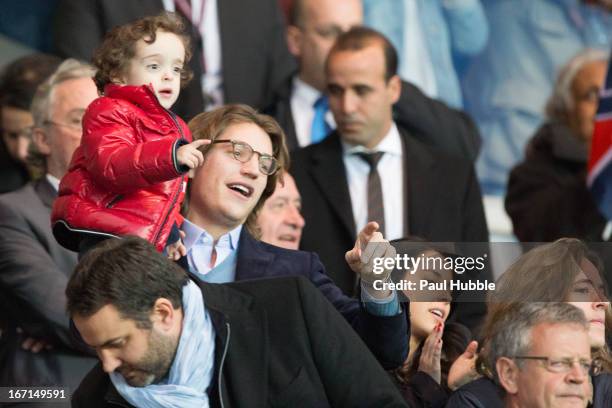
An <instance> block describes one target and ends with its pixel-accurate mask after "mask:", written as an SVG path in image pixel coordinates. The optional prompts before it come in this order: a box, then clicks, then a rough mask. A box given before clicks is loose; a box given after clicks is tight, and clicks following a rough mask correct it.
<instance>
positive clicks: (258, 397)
mask: <svg viewBox="0 0 612 408" xmlns="http://www.w3.org/2000/svg"><path fill="white" fill-rule="evenodd" d="M66 295H67V298H68V311H69V313H70V315H71V316H72V318H73V319H74V322H75V325H76V327H77V329H78V330H79V332H80V334H81V335H82V337H83V339H84V340H85V342H86V343H87V344H89V345H90V346H91V347H93V348H94V349H95V350H96V352H97V353H98V356H99V358H100V360H101V365H98V366H97V367H96V368H94V369H93V370H92V371H91V372H90V373H89V375H88V376H87V377H86V378H85V380H84V381H83V383H82V384H81V386H80V387H79V389H78V390H77V391H76V392H75V394H74V395H73V406H75V407H81V406H83V407H84V406H87V407H107V406H109V407H110V406H124V407H125V406H147V407H175V406H176V407H179V406H180V407H190V406H194V407H195V406H208V404H210V406H225V407H231V406H257V407H259V406H346V407H350V406H376V407H383V406H384V407H386V406H406V405H405V403H404V402H403V401H402V398H401V396H400V395H399V393H398V392H397V390H396V389H395V388H394V386H393V384H392V383H391V382H390V381H389V379H388V378H387V377H386V374H385V373H384V371H383V370H382V369H381V367H380V366H379V365H378V364H377V363H376V360H375V359H374V358H373V357H372V356H371V355H370V354H369V352H368V351H367V349H366V348H365V346H364V345H363V343H361V341H360V340H359V338H358V337H357V336H356V335H355V334H354V333H353V331H352V329H351V328H350V327H349V326H348V325H347V324H346V322H345V321H344V320H343V319H342V317H341V316H340V315H339V314H338V313H337V312H336V311H334V310H333V308H332V307H331V305H330V304H329V303H328V302H327V301H326V300H325V298H324V297H323V296H322V295H321V294H320V293H319V291H317V290H316V289H315V288H314V287H313V286H312V285H311V284H310V283H308V281H307V280H305V279H303V278H279V279H275V280H260V281H253V282H244V283H234V284H228V285H211V284H207V283H202V282H200V281H198V283H197V285H196V284H195V283H194V282H192V281H190V280H189V277H188V276H187V274H186V273H185V272H184V271H183V270H182V269H181V268H180V267H178V266H177V265H176V264H173V263H172V262H170V261H169V260H167V259H165V258H164V257H163V256H162V255H161V254H159V253H157V252H156V251H155V249H154V248H153V247H152V246H151V245H150V244H148V243H147V242H145V241H144V240H141V239H139V238H127V239H124V240H107V241H105V242H104V243H102V244H101V245H99V246H98V247H97V248H95V249H93V250H92V251H91V252H89V253H88V254H87V255H86V256H85V257H84V258H83V259H82V260H81V262H80V264H79V265H78V266H77V268H76V270H75V272H74V275H73V276H72V278H71V279H70V281H69V283H68V288H67V290H66ZM103 371H105V372H107V373H108V374H109V375H106V374H104V372H103Z"/></svg>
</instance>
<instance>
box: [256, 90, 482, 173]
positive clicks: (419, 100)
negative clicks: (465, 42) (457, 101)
mask: <svg viewBox="0 0 612 408" xmlns="http://www.w3.org/2000/svg"><path fill="white" fill-rule="evenodd" d="M292 81H293V80H292V79H289V80H288V81H286V82H284V83H283V84H282V86H281V87H279V88H278V89H277V90H276V92H275V94H274V102H273V103H272V105H270V106H268V108H267V109H266V112H267V113H268V114H270V115H272V116H274V117H275V118H276V120H277V121H278V123H279V124H280V125H281V127H282V128H283V130H284V131H285V135H286V137H287V147H288V148H289V150H296V149H298V148H299V147H300V146H299V143H298V139H297V134H296V131H295V122H294V121H293V114H292V113H291V93H292V86H293V82H292ZM393 116H394V119H395V121H396V122H397V123H398V124H399V125H400V126H401V127H403V128H404V129H406V130H408V131H409V132H410V134H411V135H412V136H413V137H415V138H416V139H417V140H419V141H421V142H423V143H425V144H427V145H430V146H434V147H437V148H438V149H440V150H442V151H444V152H446V153H448V154H451V155H454V156H458V157H463V158H466V159H469V160H471V161H475V160H476V158H477V157H478V151H479V150H480V135H479V133H478V128H477V127H476V125H475V124H474V122H473V121H472V119H471V118H470V117H469V116H468V115H467V114H466V113H465V112H463V111H460V110H456V109H452V108H449V107H448V106H446V105H445V104H444V103H442V102H440V101H438V100H436V99H431V98H429V97H428V96H426V95H425V94H424V93H423V92H421V90H420V89H419V88H417V87H416V86H414V85H412V84H410V83H408V82H405V81H402V92H401V94H400V99H399V101H397V103H396V104H395V105H393Z"/></svg>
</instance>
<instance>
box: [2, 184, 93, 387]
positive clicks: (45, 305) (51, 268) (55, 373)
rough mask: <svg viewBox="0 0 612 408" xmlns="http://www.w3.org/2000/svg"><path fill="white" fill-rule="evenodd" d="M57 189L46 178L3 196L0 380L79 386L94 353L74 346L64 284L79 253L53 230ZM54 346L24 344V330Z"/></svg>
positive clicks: (9, 383)
mask: <svg viewBox="0 0 612 408" xmlns="http://www.w3.org/2000/svg"><path fill="white" fill-rule="evenodd" d="M55 196H56V192H55V190H54V189H53V187H52V186H51V184H49V182H48V181H47V180H46V178H43V179H41V180H39V181H36V182H33V183H30V184H27V185H25V186H24V187H22V188H21V189H19V190H17V191H14V192H12V193H9V194H4V195H2V196H0V305H1V306H0V307H2V310H3V313H2V315H3V317H2V319H5V321H4V322H3V328H2V336H1V337H0V384H2V385H3V386H8V385H21V386H26V385H27V386H36V385H64V386H68V387H70V388H71V389H75V388H76V386H77V385H78V384H79V382H80V381H81V379H82V378H83V376H84V375H85V373H86V372H87V371H88V370H89V369H90V368H91V367H93V365H94V363H95V359H94V358H91V357H86V356H84V355H83V354H80V353H77V352H76V351H75V350H73V349H72V344H71V341H70V331H69V325H68V316H67V315H66V314H65V310H66V297H65V295H64V290H65V288H66V283H67V281H68V277H69V276H70V273H71V272H72V270H73V268H74V266H75V265H76V255H75V254H74V253H72V252H69V251H67V250H66V249H64V248H62V247H61V246H60V245H59V244H58V243H57V242H56V241H55V239H54V238H53V235H52V234H51V225H50V223H49V219H50V214H51V204H52V202H53V200H54V198H55ZM17 327H20V328H22V329H23V330H24V332H25V333H27V335H29V336H33V337H35V338H39V339H44V340H46V341H48V342H50V343H51V344H53V346H54V348H53V349H52V350H49V351H42V352H40V353H38V354H34V353H31V352H29V351H24V350H22V349H21V342H23V340H24V339H25V335H22V334H19V333H17V331H16V328H17Z"/></svg>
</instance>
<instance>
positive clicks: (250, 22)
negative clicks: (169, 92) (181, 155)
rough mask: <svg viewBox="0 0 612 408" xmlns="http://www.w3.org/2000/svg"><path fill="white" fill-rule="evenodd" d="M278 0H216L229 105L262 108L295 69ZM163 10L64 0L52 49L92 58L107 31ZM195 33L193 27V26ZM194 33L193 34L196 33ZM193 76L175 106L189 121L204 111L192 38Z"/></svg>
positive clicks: (151, 1)
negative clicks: (237, 104) (240, 104)
mask: <svg viewBox="0 0 612 408" xmlns="http://www.w3.org/2000/svg"><path fill="white" fill-rule="evenodd" d="M277 3H278V1H277V0H218V1H217V6H218V13H219V31H220V33H219V34H220V37H221V64H222V70H223V91H224V95H225V102H226V103H246V104H248V105H251V106H254V107H256V108H264V107H265V106H267V105H268V104H270V103H271V101H272V92H273V90H274V89H276V88H277V87H278V86H279V85H280V84H281V83H282V82H283V81H284V80H285V79H286V78H287V77H289V76H290V75H291V73H292V72H293V70H294V69H295V60H294V59H293V57H292V56H291V54H289V50H288V49H287V43H286V40H285V25H284V20H283V17H282V15H281V12H280V8H279V6H278V4H277ZM163 10H164V7H163V3H162V1H161V0H129V1H123V2H117V1H115V0H87V1H83V0H60V1H58V4H57V12H56V17H55V21H54V41H53V42H54V47H55V51H56V52H57V53H58V54H59V55H60V56H61V57H74V58H79V59H82V60H85V61H89V60H91V57H92V55H93V52H94V50H95V49H96V48H97V47H98V45H100V43H101V41H102V38H103V37H104V34H105V33H106V32H107V31H108V30H110V29H111V28H113V27H114V26H117V25H122V24H125V23H128V22H131V21H133V20H136V19H138V18H141V17H145V16H149V15H156V14H159V13H160V12H162V11H163ZM192 31H193V30H192ZM192 37H193V36H192ZM192 44H193V45H192V47H193V49H194V53H193V55H194V57H193V58H191V61H190V63H189V67H190V68H191V70H192V71H193V73H194V75H193V79H192V80H191V82H190V83H189V84H188V85H187V87H186V88H184V89H183V90H181V94H180V97H179V99H178V101H177V103H176V105H175V106H174V107H173V110H174V111H175V112H176V113H177V114H178V115H179V116H181V117H182V118H183V119H185V121H189V120H190V119H191V118H192V117H193V116H195V115H197V114H198V113H200V112H202V111H203V110H204V108H205V101H204V98H203V96H202V88H201V86H200V85H201V83H200V77H201V74H202V63H201V58H199V57H198V56H199V55H200V54H201V51H200V44H201V42H200V41H199V40H197V39H195V37H194V38H192Z"/></svg>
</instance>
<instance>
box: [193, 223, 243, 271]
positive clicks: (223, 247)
mask: <svg viewBox="0 0 612 408" xmlns="http://www.w3.org/2000/svg"><path fill="white" fill-rule="evenodd" d="M182 229H183V232H184V233H185V240H184V244H185V248H186V249H187V262H188V264H189V270H190V271H191V272H192V273H194V274H196V275H197V276H198V277H199V278H200V279H202V280H203V281H206V282H212V283H224V282H233V281H234V279H235V275H236V260H237V254H238V241H239V239H240V232H241V231H242V225H239V226H238V227H236V228H234V229H233V230H231V231H230V232H228V233H227V234H224V235H222V236H221V237H219V239H218V240H217V242H216V243H215V242H214V240H213V238H212V236H211V235H210V234H209V233H208V232H206V230H204V229H203V228H201V227H199V226H197V225H196V224H194V223H192V222H190V221H189V220H187V219H185V221H184V222H183V226H182ZM213 245H214V249H215V251H216V252H217V258H216V261H215V265H214V268H211V266H210V259H211V255H212V250H213ZM219 267H221V268H222V269H223V271H222V272H220V271H219V270H218V268H219ZM228 267H229V268H228ZM213 269H217V270H215V271H213ZM211 273H212V275H211Z"/></svg>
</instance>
